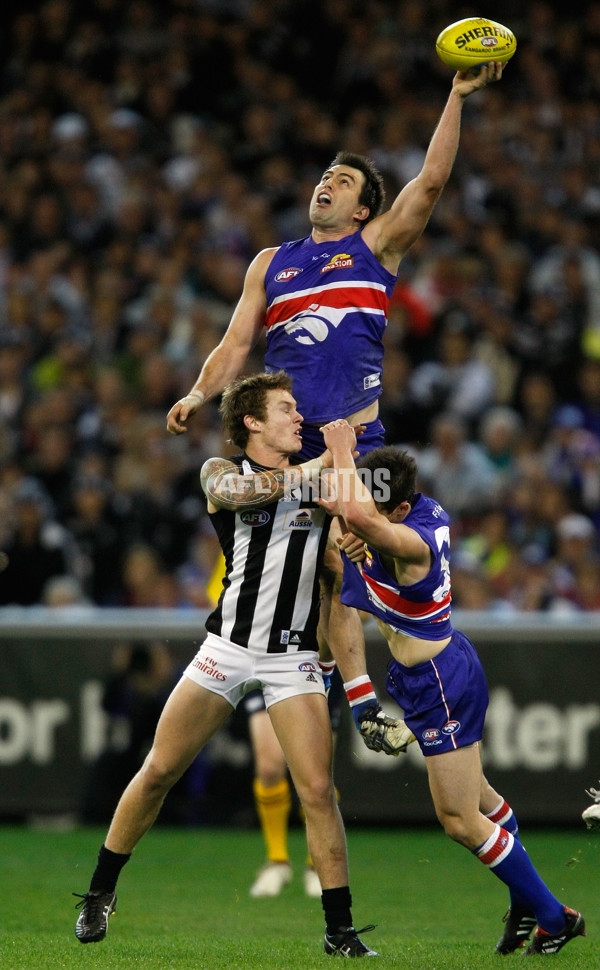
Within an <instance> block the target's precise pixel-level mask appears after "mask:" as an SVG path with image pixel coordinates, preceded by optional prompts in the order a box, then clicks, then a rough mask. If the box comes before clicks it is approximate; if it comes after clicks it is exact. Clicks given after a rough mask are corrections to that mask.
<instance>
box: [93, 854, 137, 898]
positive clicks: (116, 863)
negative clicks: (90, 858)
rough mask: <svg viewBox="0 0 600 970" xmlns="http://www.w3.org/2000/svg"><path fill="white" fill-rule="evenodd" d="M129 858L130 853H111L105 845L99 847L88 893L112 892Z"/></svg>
mask: <svg viewBox="0 0 600 970" xmlns="http://www.w3.org/2000/svg"><path fill="white" fill-rule="evenodd" d="M130 858H131V852H128V853H121V852H111V851H110V849H107V848H106V846H105V845H101V846H100V851H99V853H98V865H97V866H96V868H95V869H94V875H93V876H92V881H91V883H90V892H102V893H112V892H114V890H115V886H116V885H117V879H118V878H119V873H120V871H121V869H122V868H123V866H124V865H125V863H126V862H128V861H129V859H130Z"/></svg>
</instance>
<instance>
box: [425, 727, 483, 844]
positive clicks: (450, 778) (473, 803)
mask: <svg viewBox="0 0 600 970" xmlns="http://www.w3.org/2000/svg"><path fill="white" fill-rule="evenodd" d="M425 761H426V764H427V772H428V776H429V788H430V790H431V795H432V798H433V804H434V806H435V810H436V813H437V817H438V819H439V820H440V822H441V824H442V825H443V827H444V831H445V832H446V834H447V835H449V836H450V838H451V839H454V840H455V842H460V843H461V845H464V846H466V848H467V849H471V850H473V849H476V848H477V847H478V846H480V845H481V844H482V843H483V842H485V841H486V839H488V838H489V837H490V835H491V834H492V832H493V831H494V823H493V822H490V820H489V819H488V818H486V817H485V815H482V813H481V812H480V810H479V802H480V797H481V788H482V779H483V775H482V771H481V756H480V750H479V745H478V744H473V745H471V746H470V747H466V748H458V749H457V750H456V751H450V752H447V753H446V754H439V755H433V756H432V757H430V758H426V759H425Z"/></svg>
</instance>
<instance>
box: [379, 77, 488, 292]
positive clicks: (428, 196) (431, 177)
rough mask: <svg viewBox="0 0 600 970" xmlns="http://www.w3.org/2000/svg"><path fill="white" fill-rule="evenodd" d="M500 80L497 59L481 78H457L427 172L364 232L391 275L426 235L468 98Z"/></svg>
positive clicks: (435, 136) (431, 148) (429, 154)
mask: <svg viewBox="0 0 600 970" xmlns="http://www.w3.org/2000/svg"><path fill="white" fill-rule="evenodd" d="M501 77H502V65H501V64H499V63H497V62H495V61H493V62H490V63H489V64H486V65H483V66H482V67H481V68H480V71H479V73H478V74H474V73H473V72H472V71H469V72H459V73H458V74H456V75H455V77H454V80H453V82H452V90H451V91H450V95H449V97H448V101H447V102H446V106H445V108H444V110H443V112H442V115H441V118H440V120H439V122H438V125H437V128H436V129H435V132H434V134H433V137H432V139H431V141H430V143H429V148H428V150H427V154H426V156H425V161H424V163H423V168H422V169H421V171H420V173H419V174H418V175H417V177H416V178H414V179H413V180H412V181H411V182H408V184H407V185H405V186H404V188H403V189H402V191H401V192H400V194H399V195H398V196H397V197H396V199H395V200H394V202H393V204H392V206H391V208H390V209H388V211H387V212H384V213H382V214H381V215H380V216H377V218H376V219H373V220H372V222H369V223H367V225H366V226H365V228H364V229H363V239H364V241H365V242H366V244H367V245H368V246H369V248H370V249H371V250H372V252H373V253H374V254H375V256H377V258H378V259H379V260H380V262H381V263H383V265H384V266H385V267H386V269H388V270H389V271H390V272H392V273H396V272H397V270H398V264H399V262H400V260H401V259H402V257H403V256H404V255H405V253H406V252H407V251H408V250H409V249H410V247H411V246H412V244H413V243H414V242H415V241H416V240H417V239H418V238H419V236H420V235H421V234H422V232H423V230H424V229H425V226H426V225H427V222H428V220H429V217H430V215H431V213H432V210H433V208H434V206H435V204H436V202H437V201H438V199H439V197H440V195H441V194H442V190H443V188H444V186H445V184H446V182H447V181H448V179H449V177H450V173H451V171H452V166H453V165H454V159H455V157H456V152H457V149H458V142H459V138H460V123H461V115H462V107H463V103H464V100H465V98H467V97H468V96H469V95H470V94H472V93H473V92H474V91H478V90H480V89H481V88H483V87H485V86H486V85H487V84H490V83H491V82H493V81H499V80H500V78H501Z"/></svg>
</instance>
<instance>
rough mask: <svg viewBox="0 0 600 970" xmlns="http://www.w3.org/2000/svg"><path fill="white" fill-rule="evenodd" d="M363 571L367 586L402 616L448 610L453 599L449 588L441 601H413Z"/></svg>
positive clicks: (416, 616) (420, 615)
mask: <svg viewBox="0 0 600 970" xmlns="http://www.w3.org/2000/svg"><path fill="white" fill-rule="evenodd" d="M362 573H363V579H364V580H365V582H366V584H367V586H368V587H369V589H371V590H372V591H373V593H375V595H376V596H377V598H378V599H379V600H381V602H382V603H383V604H384V606H386V607H387V609H389V610H393V611H394V613H398V614H399V615H400V616H407V617H415V618H419V617H426V616H429V615H431V614H435V613H439V612H441V611H443V610H446V609H447V608H448V607H449V606H450V603H451V601H452V597H451V595H450V590H448V592H447V593H446V595H445V596H444V598H443V599H441V600H440V601H439V603H438V602H436V601H435V600H429V601H428V602H427V603H413V601H412V600H407V599H404V597H403V596H400V594H399V593H397V592H396V591H395V590H393V589H390V588H389V587H388V586H384V585H382V583H378V582H377V580H376V579H373V578H372V577H371V576H368V575H366V574H365V571H364V570H363V571H362Z"/></svg>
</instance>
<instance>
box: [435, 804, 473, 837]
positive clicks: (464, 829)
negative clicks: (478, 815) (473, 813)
mask: <svg viewBox="0 0 600 970" xmlns="http://www.w3.org/2000/svg"><path fill="white" fill-rule="evenodd" d="M437 816H438V819H439V821H440V824H441V825H442V827H443V829H444V832H445V833H446V835H447V836H449V838H451V839H452V840H453V841H454V842H459V843H460V844H461V845H466V844H467V843H468V842H469V825H468V823H467V820H466V819H465V818H464V817H463V816H462V815H452V814H450V813H447V812H438V813H437Z"/></svg>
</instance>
